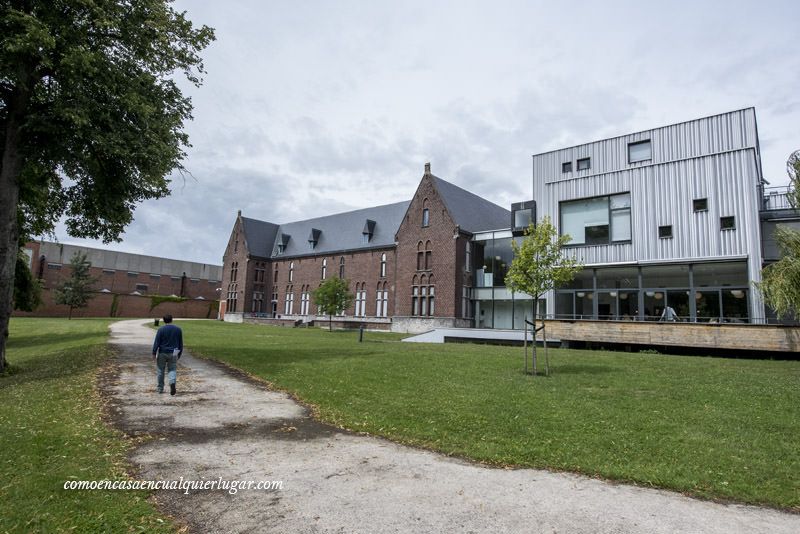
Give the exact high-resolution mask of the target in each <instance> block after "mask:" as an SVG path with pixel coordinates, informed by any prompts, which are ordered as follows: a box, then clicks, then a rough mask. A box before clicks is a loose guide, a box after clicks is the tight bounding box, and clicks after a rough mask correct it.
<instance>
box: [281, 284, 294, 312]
mask: <svg viewBox="0 0 800 534" xmlns="http://www.w3.org/2000/svg"><path fill="white" fill-rule="evenodd" d="M293 312H294V292H293V288H292V286H286V300H285V301H284V303H283V313H284V314H285V315H292V313H293Z"/></svg>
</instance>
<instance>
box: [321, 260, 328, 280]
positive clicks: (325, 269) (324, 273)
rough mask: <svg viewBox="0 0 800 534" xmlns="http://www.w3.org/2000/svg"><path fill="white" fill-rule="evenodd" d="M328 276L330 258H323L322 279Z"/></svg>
mask: <svg viewBox="0 0 800 534" xmlns="http://www.w3.org/2000/svg"><path fill="white" fill-rule="evenodd" d="M327 276H328V258H325V259H323V260H322V279H323V280H325V277H327Z"/></svg>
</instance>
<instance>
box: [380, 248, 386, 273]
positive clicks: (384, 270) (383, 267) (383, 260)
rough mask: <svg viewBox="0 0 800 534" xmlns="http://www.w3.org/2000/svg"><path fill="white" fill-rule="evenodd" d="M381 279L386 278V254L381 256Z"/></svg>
mask: <svg viewBox="0 0 800 534" xmlns="http://www.w3.org/2000/svg"><path fill="white" fill-rule="evenodd" d="M381 278H386V253H385V252H384V253H383V254H381Z"/></svg>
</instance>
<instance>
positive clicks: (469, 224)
mask: <svg viewBox="0 0 800 534" xmlns="http://www.w3.org/2000/svg"><path fill="white" fill-rule="evenodd" d="M430 177H431V180H432V181H433V185H434V187H436V190H437V191H439V195H441V197H442V201H443V202H444V204H445V206H446V207H447V211H448V212H450V216H451V217H452V218H453V222H455V223H456V224H457V225H458V226H459V227H460V228H461V229H462V230H466V231H467V232H470V233H473V234H474V233H476V232H484V231H486V230H499V229H502V228H510V226H511V212H510V211H508V210H507V209H505V208H501V207H500V206H498V205H497V204H494V203H492V202H489V201H488V200H486V199H484V198H481V197H479V196H478V195H476V194H474V193H470V192H469V191H467V190H466V189H461V188H460V187H458V186H457V185H454V184H451V183H450V182H448V181H446V180H442V179H441V178H439V177H438V176H434V175H433V174H431V175H430Z"/></svg>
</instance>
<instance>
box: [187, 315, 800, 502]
mask: <svg viewBox="0 0 800 534" xmlns="http://www.w3.org/2000/svg"><path fill="white" fill-rule="evenodd" d="M181 327H183V328H184V330H185V336H184V339H185V340H186V344H187V347H188V348H189V349H190V350H192V351H193V352H195V353H200V354H203V355H205V356H208V357H212V358H217V359H220V360H223V361H226V362H228V363H230V364H232V365H234V366H236V367H239V368H241V369H243V370H245V371H248V372H249V373H252V374H253V375H257V376H260V377H263V378H264V379H266V380H268V381H270V382H272V383H273V384H274V385H275V386H277V387H279V388H282V389H285V390H287V391H290V392H292V393H293V394H295V395H297V396H298V397H299V398H300V399H302V400H303V401H305V402H307V403H309V404H311V405H313V406H314V407H315V409H316V410H317V411H318V414H319V417H320V418H321V419H322V420H324V421H328V422H330V423H333V424H336V425H339V426H342V427H345V428H349V429H352V430H355V431H362V432H368V433H371V434H378V435H381V436H385V437H387V438H390V439H392V440H396V441H400V442H403V443H408V444H412V445H417V446H421V447H426V448H431V449H435V450H439V451H442V452H445V453H447V454H454V455H458V456H463V457H467V458H472V459H474V460H478V461H481V462H486V463H490V464H497V465H515V466H529V467H541V468H548V469H556V470H566V471H575V472H581V473H586V474H589V475H597V476H600V477H603V478H608V479H616V480H624V481H633V482H636V483H639V484H642V485H648V486H656V487H662V488H669V489H673V490H678V491H682V492H687V493H689V494H692V495H696V496H701V497H709V498H720V499H730V500H735V501H741V502H748V503H761V504H767V505H772V506H776V507H781V508H789V509H794V510H800V362H788V361H755V360H735V359H723V358H701V357H685V356H667V355H658V354H629V353H621V352H601V351H581V350H559V349H555V350H551V369H552V376H551V377H550V378H544V377H537V378H533V377H529V376H525V375H524V374H523V373H522V372H521V367H522V364H523V361H522V355H521V351H522V349H521V348H513V347H492V346H485V345H468V344H447V345H428V344H416V343H400V342H399V341H398V340H399V339H400V336H397V335H391V334H378V333H366V334H365V336H366V338H365V339H366V341H365V342H364V343H361V344H359V343H357V334H356V333H352V332H332V333H330V332H327V331H324V330H319V329H310V330H306V329H289V328H279V327H266V326H253V325H233V324H223V323H219V322H202V321H191V322H184V323H182V324H181Z"/></svg>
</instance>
